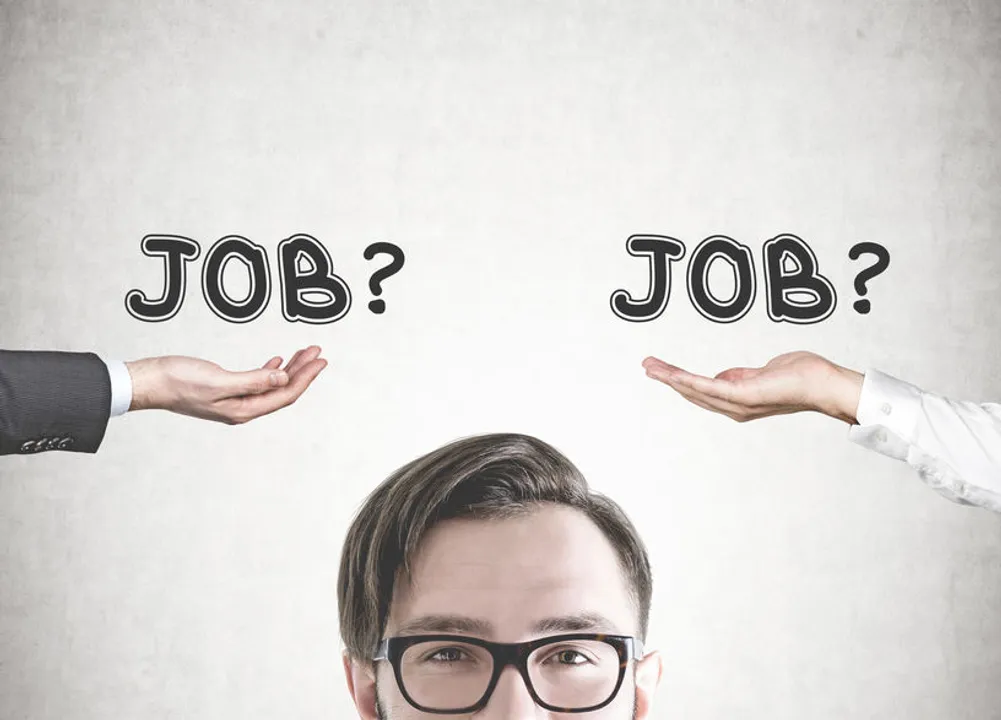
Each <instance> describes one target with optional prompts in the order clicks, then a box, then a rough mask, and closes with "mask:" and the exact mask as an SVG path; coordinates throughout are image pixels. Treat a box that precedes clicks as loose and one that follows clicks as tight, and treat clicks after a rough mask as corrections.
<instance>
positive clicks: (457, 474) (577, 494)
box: [337, 434, 653, 661]
mask: <svg viewBox="0 0 1001 720" xmlns="http://www.w3.org/2000/svg"><path fill="white" fill-rule="evenodd" d="M543 503H555V504H558V505H564V506H568V507H571V508H576V509H577V510H579V511H580V512H582V513H583V514H584V515H586V516H587V517H588V518H590V519H591V520H592V521H593V522H594V523H595V524H596V525H597V526H598V527H599V528H600V529H601V530H602V531H603V532H604V534H605V536H606V537H607V538H608V540H609V542H611V544H612V546H613V547H614V548H615V551H616V554H617V555H618V557H619V561H620V564H621V567H622V571H623V574H624V576H625V578H626V580H627V581H628V582H629V584H630V590H631V595H632V597H633V600H634V602H635V604H636V607H637V610H638V613H639V625H640V637H641V639H642V638H645V637H646V632H647V624H648V621H649V615H650V597H651V595H652V591H653V582H652V578H651V573H650V562H649V559H648V557H647V552H646V548H645V547H644V546H643V542H642V541H641V540H640V537H639V535H638V534H637V532H636V529H635V528H634V527H633V524H632V523H631V522H630V521H629V518H628V517H626V514H625V513H624V512H623V511H622V509H621V508H620V507H619V506H618V505H617V504H615V503H614V502H613V501H612V500H610V499H608V498H607V497H605V496H603V495H601V494H599V493H596V492H593V491H591V489H590V488H589V487H588V484H587V481H586V480H585V479H584V476H583V475H581V473H580V471H579V470H578V469H577V468H576V467H575V466H574V465H573V463H571V462H570V461H569V460H568V459H567V458H566V457H564V456H563V455H562V454H561V453H560V452H559V451H558V450H556V449H555V448H553V447H552V446H550V445H548V444H546V443H544V442H542V441H541V440H539V439H537V438H534V437H531V436H528V435H517V434H490V435H477V436H474V437H469V438H463V439H460V440H456V441H454V442H452V443H449V444H448V445H445V446H443V447H440V448H438V449H437V450H434V451H433V452H430V453H428V454H427V455H424V456H422V457H419V458H417V459H416V460H414V461H412V462H410V463H408V464H407V465H404V466H403V467H401V468H400V469H398V470H397V471H396V472H394V473H393V474H392V475H390V476H389V477H388V478H387V479H386V480H385V481H384V482H383V483H382V484H381V485H379V487H377V488H376V489H375V490H374V491H373V492H372V493H371V494H370V495H369V496H368V498H367V500H366V501H365V503H364V505H363V506H362V508H361V510H360V511H359V512H358V514H357V515H356V516H355V518H354V520H353V522H352V523H351V527H350V528H349V529H348V534H347V538H346V539H345V541H344V548H343V550H342V553H341V565H340V576H339V577H338V582H337V599H338V608H339V611H340V623H341V637H342V638H343V640H344V644H345V646H346V647H347V649H348V651H349V652H350V653H351V655H352V656H353V657H355V658H356V659H358V660H361V661H367V660H368V659H369V658H371V656H372V653H373V651H374V650H375V647H376V645H377V644H378V643H379V641H380V640H381V639H382V631H383V628H384V627H385V624H386V619H387V616H388V614H389V606H390V602H391V601H392V598H393V588H394V585H395V583H396V579H397V573H398V572H400V571H401V570H402V572H403V573H404V575H405V576H409V574H410V569H411V565H410V563H411V560H412V558H413V557H414V553H415V552H416V550H417V548H418V546H419V545H420V543H421V540H422V539H423V538H424V537H425V535H426V534H427V532H428V531H429V530H430V529H431V528H432V527H433V526H434V525H435V523H437V522H439V521H441V520H446V519H450V518H484V519H486V518H505V517H513V516H517V515H521V514H524V513H526V512H531V511H532V510H533V509H535V508H536V507H537V506H538V505H540V504H543Z"/></svg>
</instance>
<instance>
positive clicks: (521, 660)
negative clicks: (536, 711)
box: [480, 644, 542, 706]
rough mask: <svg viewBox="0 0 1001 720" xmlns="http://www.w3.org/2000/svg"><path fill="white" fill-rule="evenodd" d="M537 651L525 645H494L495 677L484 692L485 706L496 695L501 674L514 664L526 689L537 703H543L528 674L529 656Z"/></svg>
mask: <svg viewBox="0 0 1001 720" xmlns="http://www.w3.org/2000/svg"><path fill="white" fill-rule="evenodd" d="M534 651H535V648H532V647H529V646H525V645H502V644H498V645H494V647H493V651H492V653H491V654H492V655H493V656H494V673H493V677H491V678H490V684H489V685H488V686H487V691H486V692H485V693H484V694H483V699H482V700H481V701H480V704H481V706H485V705H486V704H487V703H488V702H489V701H490V698H492V697H493V695H494V690H496V689H497V684H498V683H500V678H501V675H503V674H504V670H505V669H506V668H507V667H509V666H514V668H515V669H516V670H517V671H518V674H519V675H521V680H522V682H524V683H525V689H526V690H528V694H529V695H531V697H532V700H534V701H535V702H536V703H537V704H542V700H541V699H540V698H539V696H538V695H537V694H536V692H535V686H534V685H532V678H531V677H530V676H529V674H528V656H529V655H531V654H532V653H533V652H534Z"/></svg>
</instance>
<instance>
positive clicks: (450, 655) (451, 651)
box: [428, 648, 464, 663]
mask: <svg viewBox="0 0 1001 720" xmlns="http://www.w3.org/2000/svg"><path fill="white" fill-rule="evenodd" d="M463 655H464V653H463V652H462V650H459V649H458V648H442V649H441V650H436V651H435V652H434V653H433V654H432V655H431V656H430V657H429V658H428V660H431V661H432V662H446V663H451V662H459V661H460V660H462V656H463Z"/></svg>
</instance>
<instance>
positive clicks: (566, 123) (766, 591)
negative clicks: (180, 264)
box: [0, 0, 1001, 720]
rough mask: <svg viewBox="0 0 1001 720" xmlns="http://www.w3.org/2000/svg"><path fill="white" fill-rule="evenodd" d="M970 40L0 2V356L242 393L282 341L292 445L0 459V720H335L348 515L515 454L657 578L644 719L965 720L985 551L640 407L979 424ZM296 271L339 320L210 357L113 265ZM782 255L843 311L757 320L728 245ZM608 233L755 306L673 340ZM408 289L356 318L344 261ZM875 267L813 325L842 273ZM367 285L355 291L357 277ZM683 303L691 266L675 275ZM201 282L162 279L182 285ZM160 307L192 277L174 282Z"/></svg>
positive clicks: (987, 80) (699, 424) (544, 15)
mask: <svg viewBox="0 0 1001 720" xmlns="http://www.w3.org/2000/svg"><path fill="white" fill-rule="evenodd" d="M999 8H1001V6H999V5H998V4H997V3H996V2H994V1H993V0H974V1H970V0H968V1H966V2H963V1H960V0H951V1H950V0H940V1H939V2H932V1H931V0H924V1H917V0H915V1H912V2H880V3H871V2H865V1H864V0H845V1H843V2H835V1H834V0H830V1H826V2H809V3H799V2H780V1H778V0H769V1H767V2H766V1H761V2H738V1H736V0H727V1H724V0H721V1H719V2H694V1H689V2H670V3H666V2H665V3H658V2H621V1H620V2H615V3H611V2H547V3H534V2H504V3H474V2H427V1H424V2H361V1H358V2H352V3H345V2H326V1H325V2H319V1H316V2H308V1H306V0H293V1H291V2H283V3H271V4H268V3H247V2H244V3H238V2H183V1H181V0H161V1H160V2H156V3H136V2H126V1H124V0H108V1H105V2H97V1H95V0H75V1H73V2H69V1H68V0H66V1H63V2H6V3H4V4H3V6H2V16H0V40H2V55H0V78H2V82H0V97H2V102H0V183H2V185H0V198H2V202H3V206H2V207H3V212H2V213H0V344H2V346H4V347H8V348H39V349H42V348H45V349H80V350H91V349H92V350H97V351H101V352H105V353H108V354H111V355H113V356H117V357H121V358H124V359H133V358H137V357H143V356H148V355H156V354H164V353H177V354H191V355H197V356H201V357H208V358H211V359H213V360H216V361H218V362H220V363H221V364H223V365H224V366H226V367H231V368H239V369H243V368H247V367H250V366H252V365H256V364H259V363H261V362H263V361H264V360H266V359H267V358H268V357H269V356H270V355H272V354H276V353H280V354H285V355H288V354H289V353H290V352H291V351H292V350H293V349H294V348H296V347H299V346H301V345H305V344H308V343H314V342H315V343H318V344H320V345H322V346H323V347H324V349H325V354H326V356H327V357H328V358H330V360H331V367H330V368H329V369H328V370H327V371H326V373H325V374H324V375H323V376H321V377H320V379H319V380H318V381H317V383H316V384H315V386H314V388H313V389H312V390H311V391H310V392H309V393H308V394H307V395H306V396H304V397H303V398H302V399H301V401H300V402H299V403H298V404H297V405H296V406H295V407H294V408H293V409H291V410H288V411H285V412H283V413H279V414H278V415H275V416H271V417H268V418H266V419H263V420H260V421H257V422H255V423H252V424H251V425H247V426H243V427H239V428H230V427H225V426H218V425H211V424H207V423H198V422H194V421H191V420H188V419H185V418H179V417H175V416H168V415H166V414H162V413H152V414H139V415H129V416H126V417H125V418H120V419H116V420H114V421H112V424H111V426H110V427H109V429H108V434H107V438H106V441H105V445H104V447H103V448H102V449H101V451H100V453H99V454H98V455H96V456H92V457H89V456H81V455H72V454H59V453H49V454H45V455H43V456H38V457H32V458H8V459H5V460H2V461H0V473H2V482H0V717H3V718H11V719H14V718H32V719H35V718H58V719H60V720H84V719H91V718H95V719H96V718H102V719H103V718H112V717H122V718H206V719H208V718H241V719H244V718H273V717H281V718H349V717H353V716H354V709H353V706H352V705H351V704H350V700H349V698H348V695H347V691H346V689H345V683H344V679H343V677H342V672H341V668H340V654H339V653H340V645H339V639H338V635H337V621H336V605H335V578H336V567H337V561H338V557H339V551H340V544H341V540H342V538H343V535H344V532H345V530H346V527H347V524H348V522H349V520H350V517H351V515H352V513H353V512H354V511H355V509H356V508H357V507H358V505H359V503H360V502H361V500H362V498H363V497H364V496H365V495H366V494H367V493H368V491H370V490H371V489H372V488H373V487H374V486H375V484H376V483H377V482H378V481H379V480H381V479H382V478H383V477H384V476H385V475H386V474H387V473H388V472H390V471H391V470H393V469H394V468H396V467H397V466H398V465H400V464H402V463H404V462H406V461H408V460H410V459H412V458H413V457H415V456H417V455H419V454H421V453H423V452H426V451H428V450H430V449H432V448H434V447H437V446H438V445H439V444H441V443H444V442H446V441H449V440H452V439H454V438H456V437H458V436H463V435H469V434H473V433H478V432H486V431H499V430H514V431H521V432H527V433H531V434H535V435H538V436H539V437H542V438H543V439H545V440H547V441H549V442H551V443H553V444H555V445H556V446H557V447H559V448H561V449H562V450H564V451H565V452H566V453H567V454H568V455H569V456H570V457H571V458H572V459H573V460H574V461H575V462H577V463H578V464H579V465H580V467H581V468H582V470H583V471H584V472H585V473H586V474H587V475H588V476H589V477H590V479H591V480H592V482H593V484H594V485H595V486H596V487H597V488H598V489H600V490H603V491H607V492H608V493H609V494H611V495H613V496H614V497H615V498H616V499H617V500H619V501H620V502H621V503H622V504H623V505H624V506H625V507H626V508H627V510H628V512H629V513H630V514H631V515H632V517H633V518H634V519H635V520H636V522H637V523H638V525H639V527H640V529H641V531H642V532H643V534H644V536H645V538H646V539H647V541H648V543H649V546H650V551H651V554H652V557H653V561H654V565H655V571H656V591H655V604H654V611H653V619H652V630H653V637H652V639H651V644H652V645H653V646H654V647H657V648H659V649H660V650H661V651H663V653H664V654H665V657H666V674H665V677H664V683H663V685H662V688H661V691H660V693H659V703H660V704H659V709H658V712H657V717H659V718H687V719H689V720H693V719H696V718H731V717H732V718H769V719H772V718H790V719H792V718H796V719H800V718H818V719H819V718H831V719H835V718H847V717H852V718H908V719H909V720H917V719H929V720H932V719H934V720H942V719H943V718H949V719H950V720H953V719H954V720H958V719H962V718H970V719H977V720H980V719H985V718H1001V569H999V567H1001V520H999V518H998V517H997V516H993V515H990V514H988V513H987V512H985V511H981V510H975V509H968V508H963V507H959V506H956V505H952V504H951V503H949V502H948V501H946V500H944V499H942V498H940V497H939V496H938V495H936V494H935V493H933V492H932V491H931V490H929V489H928V488H926V487H925V486H924V485H923V484H922V483H921V482H920V481H919V480H918V479H917V478H916V476H914V475H913V474H912V473H911V472H910V471H909V470H908V468H907V467H906V466H904V465H903V464H898V463H895V462H894V461H892V460H889V459H886V458H883V457H880V456H877V455H873V454H871V453H867V452H866V451H864V450H862V449H861V448H859V447H857V446H855V445H853V444H851V443H850V442H849V441H848V440H847V429H846V426H844V425H842V424H839V423H837V422H834V421H832V420H828V419H826V418H821V417H818V416H795V417H785V418H777V419H771V420H767V421H762V422H760V423H752V424H748V425H739V424H736V423H733V422H731V421H729V420H727V419H725V418H722V417H719V416H714V415H710V414H707V413H705V412H703V411H701V410H699V409H698V408H695V407H693V406H690V405H688V404H686V403H685V402H684V401H682V400H681V399H680V398H678V397H677V396H675V395H673V393H671V392H670V391H669V390H668V389H667V388H664V387H663V386H660V385H657V384H655V383H653V382H652V381H650V380H648V379H647V378H646V377H645V376H644V374H643V371H642V369H641V368H640V361H641V360H642V359H643V358H644V357H645V356H646V355H648V354H657V355H659V356H661V357H664V358H665V359H667V360H668V361H671V362H676V363H678V364H680V365H683V366H688V367H691V368H693V369H695V370H697V371H701V372H705V373H715V372H717V371H719V370H720V369H722V368H724V367H728V366H731V365H747V364H760V363H763V362H764V361H766V360H767V359H768V358H770V357H771V356H772V355H775V354H778V353H780V352H784V351H787V350H792V349H798V348H804V349H811V350H814V351H818V352H821V353H824V354H827V355H829V356H831V357H833V358H835V359H836V360H838V361H840V362H842V363H844V364H847V365H850V366H853V367H858V368H860V369H863V368H865V367H869V366H874V367H879V368H881V369H883V370H886V371H888V372H891V373H893V374H895V375H898V376H900V377H905V378H907V379H909V380H911V381H913V382H916V383H918V384H920V385H922V386H924V387H927V388H928V389H932V390H937V391H940V392H943V393H946V394H948V395H950V396H953V397H958V398H967V399H977V400H990V399H993V400H997V399H998V398H1001V371H999V369H998V358H999V357H1001V332H999V329H998V309H997V308H998V305H999V302H1001V291H999V289H998V285H999V283H998V277H999V274H1001V246H999V244H998V240H997V239H996V235H995V233H996V230H997V225H998V220H999V218H1001V193H999V192H998V190H999V188H998V177H999V175H998V172H999V158H1001V151H999V150H998V147H997V139H998V137H999V130H998V128H999V125H998V120H999V109H1001V105H999V100H1001V76H999V75H1001V74H999V70H1001V64H999V63H1001V46H999V37H1001V9H999ZM297 232H307V233H310V234H313V235H314V236H316V237H317V238H318V239H320V240H321V241H322V242H323V243H324V244H325V245H326V247H327V248H328V249H329V250H330V253H331V255H332V256H333V259H334V263H335V267H336V269H337V271H338V272H339V273H340V274H341V275H342V276H343V277H344V278H345V280H346V281H347V282H348V283H349V285H350V286H351V289H352V292H353V294H354V298H355V302H354V306H353V308H352V310H351V311H350V313H349V314H348V316H347V317H346V318H344V319H343V320H341V321H340V322H338V323H336V324H333V325H327V326H319V327H316V326H307V325H303V324H290V323H287V322H285V321H284V320H283V319H282V317H281V311H280V305H279V297H278V294H277V276H275V280H276V282H275V288H276V291H275V293H274V294H273V297H272V302H271V304H270V306H269V307H268V309H267V310H266V311H265V312H264V314H263V315H262V316H261V317H260V318H259V319H258V320H256V321H254V322H252V323H250V324H248V325H242V326H240V325H231V324H226V323H224V322H223V321H221V320H219V319H218V318H217V317H216V316H215V315H213V314H212V313H211V312H210V311H209V310H208V308H207V307H206V305H205V303H204V300H203V299H202V298H201V295H200V293H199V292H198V291H197V287H198V286H197V283H195V282H192V283H190V284H189V293H188V297H187V301H186V303H185V305H184V307H183V309H182V310H181V312H180V313H179V314H178V316H177V317H176V318H175V319H173V320H171V321H169V322H166V323H161V324H144V323H140V322H138V321H136V320H134V319H133V318H132V317H130V316H129V315H128V314H127V313H126V312H125V309H124V305H123V299H124V296H125V294H126V292H127V291H128V290H129V289H131V288H133V287H140V288H143V289H145V290H146V291H147V292H148V293H151V294H155V293H156V292H158V290H159V286H158V284H157V283H158V282H159V278H160V273H161V270H160V263H159V261H155V260H151V259H149V258H146V257H144V256H143V255H142V254H141V252H140V250H139V241H140V239H141V237H142V236H143V235H144V234H147V233H177V234H182V235H188V236H190V237H192V238H194V239H197V240H198V241H199V242H200V243H201V245H202V248H203V253H204V251H205V250H207V249H208V247H210V246H211V244H212V243H213V242H214V241H215V240H217V239H218V238H219V237H221V236H223V235H226V234H231V233H240V234H244V235H246V236H247V237H249V238H251V239H252V240H254V241H255V242H257V243H260V244H262V245H264V246H265V247H266V248H267V249H268V252H269V255H270V261H271V264H272V269H273V270H274V269H275V268H276V256H275V249H276V248H277V245H278V242H279V241H280V240H282V239H283V238H285V237H288V236H289V235H291V234H293V233H297ZM781 232H793V233H796V234H798V235H800V236H801V237H803V238H804V239H805V240H806V241H807V242H809V243H810V245H811V246H812V247H813V248H814V250H815V251H816V253H817V255H818V258H819V261H820V266H821V271H822V272H823V273H824V274H825V275H826V276H827V277H829V278H830V279H831V280H832V282H834V284H835V286H836V288H837V290H838V295H839V305H838V309H837V311H836V312H835V314H834V315H833V317H831V318H830V319H828V320H827V321H825V322H823V323H820V324H818V325H813V326H808V327H802V326H791V325H788V324H784V325H777V324H774V323H772V322H770V321H769V320H768V319H767V314H766V309H765V298H764V295H763V285H762V282H763V275H762V266H761V255H760V251H761V245H762V244H763V243H764V241H765V240H767V239H768V238H770V237H773V236H774V235H776V234H778V233H781ZM632 233H663V234H667V235H673V236H674V237H677V238H680V239H682V240H683V241H684V242H685V243H686V245H687V246H688V250H689V253H690V252H691V250H692V249H694V247H695V246H696V245H697V244H698V242H699V241H700V240H701V239H703V238H704V237H706V236H708V235H711V234H714V233H725V234H729V235H731V236H732V237H734V238H736V239H738V240H740V241H741V242H744V243H746V244H747V245H749V246H750V247H751V248H752V249H753V250H754V253H755V262H756V266H757V272H758V281H759V294H758V301H757V303H756V304H755V306H754V308H753V309H752V310H751V312H750V313H749V314H748V315H747V316H746V317H745V318H744V319H743V320H741V321H739V322H737V323H735V324H732V325H716V324H712V323H710V322H708V321H706V320H705V319H703V318H702V317H701V316H700V315H699V314H698V313H697V312H696V311H695V310H694V309H693V308H692V307H691V306H690V304H689V303H688V298H687V296H686V293H685V291H684V285H683V282H679V278H680V279H681V280H683V275H681V274H679V273H678V272H677V269H676V271H675V281H676V282H675V286H674V291H673V293H672V298H671V303H670V305H669V307H668V310H667V311H666V312H665V313H664V315H663V316H662V317H661V318H659V319H658V320H656V321H654V322H650V323H646V324H632V323H626V322H623V321H622V320H620V319H618V318H616V317H615V316H614V315H613V314H612V312H611V311H610V309H609V307H608V298H609V296H610V294H611V293H612V291H614V290H615V289H617V288H620V287H622V288H627V289H630V290H631V291H632V292H633V293H634V294H636V295H639V294H642V292H643V291H644V289H645V287H644V282H645V276H646V269H645V262H644V261H642V260H640V259H636V258H631V257H629V256H628V255H627V254H626V252H625V239H626V237H627V236H628V235H630V234H632ZM378 240H384V241H390V242H395V243H396V244H398V245H400V246H401V247H402V248H403V249H404V250H405V251H406V253H407V256H408V260H407V265H406V267H405V268H404V269H403V270H402V271H401V272H400V273H399V274H398V275H396V276H395V277H393V278H391V279H390V280H388V281H387V282H386V283H385V293H384V295H383V297H384V298H385V299H386V301H387V303H388V311H387V313H386V314H385V315H382V316H376V315H373V314H371V313H369V312H368V310H367V308H366V304H367V302H368V300H369V299H370V295H369V293H368V290H367V287H366V285H367V279H368V277H369V275H370V274H371V273H372V272H373V271H374V270H375V268H376V267H377V263H368V262H366V261H365V260H364V259H363V257H362V251H363V249H364V248H365V247H366V246H367V245H368V244H369V243H371V242H374V241H378ZM863 240H867V241H876V242H880V243H883V244H884V245H886V246H887V247H888V248H889V249H890V251H891V253H892V264H891V266H890V268H889V270H887V271H886V272H885V273H884V274H883V275H882V276H881V277H879V278H877V279H876V280H874V281H873V282H872V283H870V288H871V291H870V293H869V297H870V299H871V300H872V302H873V312H872V313H871V314H870V315H868V316H866V317H863V316H860V315H857V314H856V313H854V312H853V311H852V310H851V303H852V301H853V300H855V299H856V296H855V293H854V290H853V288H852V280H853V278H854V277H855V274H856V273H857V272H858V271H860V270H861V269H862V267H863V266H864V263H853V262H851V261H849V259H848V249H849V248H850V247H851V246H852V245H853V244H855V243H856V242H859V241H863ZM382 262H385V261H384V260H383V261H382ZM685 267H687V261H686V262H685V263H683V264H682V265H681V268H680V269H681V270H684V268H685ZM200 268H201V261H199V262H198V263H197V264H196V265H195V266H194V269H195V270H196V272H197V271H200ZM197 277H198V276H197V275H195V276H194V278H195V279H197Z"/></svg>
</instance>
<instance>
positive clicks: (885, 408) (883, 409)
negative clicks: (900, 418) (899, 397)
mask: <svg viewBox="0 0 1001 720" xmlns="http://www.w3.org/2000/svg"><path fill="white" fill-rule="evenodd" d="M880 412H882V413H883V414H884V415H889V414H890V413H891V412H893V406H892V405H890V403H883V407H881V408H880Z"/></svg>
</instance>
